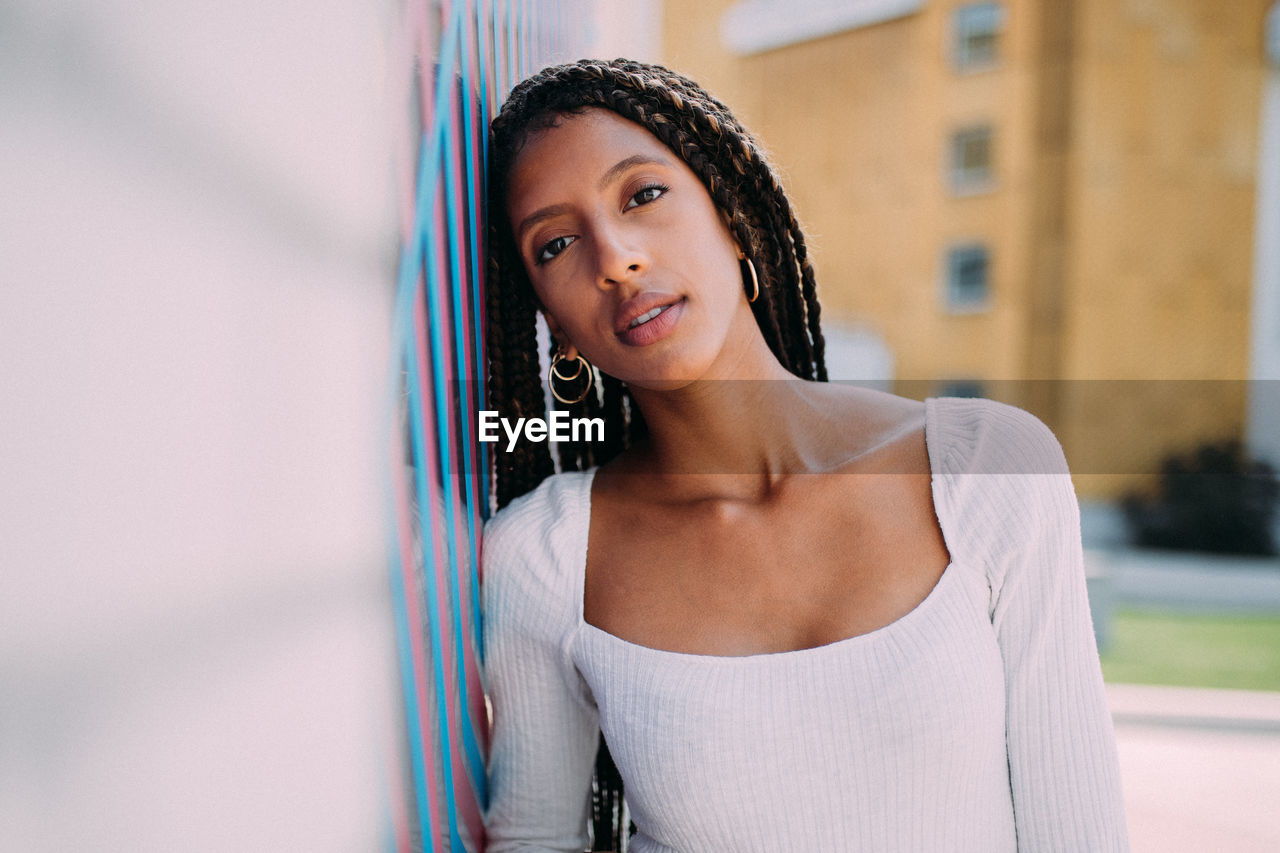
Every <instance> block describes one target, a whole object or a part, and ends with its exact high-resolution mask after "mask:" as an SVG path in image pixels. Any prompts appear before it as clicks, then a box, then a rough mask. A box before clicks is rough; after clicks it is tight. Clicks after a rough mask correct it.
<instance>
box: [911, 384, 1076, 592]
mask: <svg viewBox="0 0 1280 853" xmlns="http://www.w3.org/2000/svg"><path fill="white" fill-rule="evenodd" d="M926 408H927V437H928V443H929V456H930V463H931V467H932V469H933V473H934V495H935V502H936V509H937V512H938V516H939V518H940V519H941V520H942V521H943V524H944V530H946V531H947V532H948V544H949V545H953V546H954V547H955V551H958V552H959V553H960V554H962V555H965V556H966V557H968V558H970V559H971V560H974V561H976V562H978V563H982V564H987V565H988V567H989V568H990V567H993V566H997V565H999V564H1001V563H1002V562H1003V561H1004V560H1005V559H1006V558H1007V557H1009V556H1010V555H1011V554H1012V553H1013V552H1015V551H1017V550H1019V549H1022V548H1027V547H1033V546H1037V545H1039V544H1043V543H1044V542H1045V541H1046V539H1047V538H1048V539H1056V538H1057V536H1058V534H1059V533H1061V534H1062V535H1063V536H1067V537H1068V538H1069V534H1070V533H1071V531H1073V530H1078V528H1079V510H1078V507H1077V504H1076V495H1075V488H1074V486H1073V485H1072V482H1071V477H1070V475H1069V472H1068V470H1067V463H1066V459H1065V457H1064V456H1063V452H1062V445H1061V444H1060V443H1059V442H1058V439H1057V437H1056V436H1054V434H1053V432H1052V430H1050V429H1049V427H1047V426H1046V425H1045V424H1044V422H1043V421H1041V420H1040V419H1039V418H1037V417H1036V416H1035V415H1033V414H1031V413H1030V412H1028V411H1026V410H1025V409H1020V408H1018V407H1016V406H1010V405H1008V404H1006V403H999V402H996V401H994V400H985V399H970V398H946V397H943V398H931V399H930V400H928V402H927V403H926Z"/></svg>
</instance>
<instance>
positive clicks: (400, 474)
mask: <svg viewBox="0 0 1280 853" xmlns="http://www.w3.org/2000/svg"><path fill="white" fill-rule="evenodd" d="M393 433H394V434H393V436H392V449H393V452H394V453H395V454H396V457H395V459H394V460H393V464H392V466H391V469H392V479H393V485H394V488H395V494H396V522H397V524H396V527H397V529H398V530H399V532H400V537H399V538H400V565H401V570H402V572H403V575H404V590H405V608H406V611H407V615H408V621H409V643H410V648H412V650H413V677H414V684H413V685H412V688H413V689H414V691H415V692H416V693H417V698H418V713H419V721H418V724H419V726H421V730H422V733H423V745H424V748H425V746H426V744H427V742H428V741H427V737H428V735H429V734H430V733H431V732H433V731H434V730H435V723H434V721H433V720H432V719H431V718H430V716H429V715H428V713H427V709H428V708H429V707H431V705H432V698H431V696H430V695H429V693H428V691H427V685H428V684H430V683H431V682H430V679H429V678H428V676H427V673H428V670H429V667H428V665H427V657H428V653H427V650H426V648H425V647H424V644H423V636H422V633H421V632H420V631H416V630H414V628H415V626H419V625H422V624H423V621H422V612H421V610H420V609H419V606H418V600H419V599H418V587H419V584H418V580H417V571H416V567H417V558H416V556H415V554H414V548H413V529H414V517H413V505H412V495H413V491H412V485H411V484H410V483H409V482H408V480H407V479H406V478H405V472H404V460H405V458H406V457H405V447H404V443H403V438H402V437H401V436H400V434H399V433H400V431H399V430H398V429H395V430H393ZM424 497H425V496H424ZM433 758H434V753H433V752H431V751H428V753H427V754H426V755H424V756H423V763H424V765H425V767H426V772H425V773H424V775H425V777H426V789H427V804H428V808H429V809H430V822H431V825H432V826H434V827H439V826H440V817H441V814H440V797H439V792H438V791H437V790H436V773H435V767H434V762H433V760H432V759H433Z"/></svg>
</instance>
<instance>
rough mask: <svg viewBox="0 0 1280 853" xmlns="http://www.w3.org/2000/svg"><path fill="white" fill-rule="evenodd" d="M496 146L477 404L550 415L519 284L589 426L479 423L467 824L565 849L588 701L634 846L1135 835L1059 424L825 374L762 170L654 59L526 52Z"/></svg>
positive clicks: (580, 822) (604, 810)
mask: <svg viewBox="0 0 1280 853" xmlns="http://www.w3.org/2000/svg"><path fill="white" fill-rule="evenodd" d="M492 152H493V157H492V164H491V183H490V192H491V201H492V205H491V222H492V233H491V237H492V245H491V253H492V257H493V264H492V268H491V270H490V273H491V277H490V281H489V287H488V297H487V298H488V314H489V316H488V320H489V323H488V329H487V331H488V341H489V359H490V365H489V368H490V372H489V394H490V407H491V408H496V409H498V410H499V411H500V413H501V414H502V415H503V416H504V417H507V418H511V419H513V420H514V419H515V418H519V417H526V418H527V417H545V414H546V413H545V407H544V404H543V399H544V397H543V386H542V384H541V382H542V376H543V374H542V370H541V369H540V367H539V362H538V354H537V351H536V350H537V348H536V344H535V333H534V325H535V312H536V311H538V310H541V311H542V313H543V315H544V316H545V318H546V322H547V325H548V327H549V329H550V330H551V333H552V335H553V336H554V338H555V345H554V346H555V350H556V352H555V355H554V357H553V359H552V363H551V366H550V374H549V381H550V382H551V387H552V390H553V391H554V393H555V395H556V396H557V398H559V399H564V400H574V399H575V398H577V397H579V396H581V400H580V401H578V402H576V403H574V404H573V405H572V406H571V407H570V409H571V412H572V413H573V414H574V415H592V414H594V415H598V416H600V417H603V418H605V420H606V421H607V423H608V425H609V433H608V436H607V440H606V441H605V442H604V443H601V444H589V443H579V444H577V445H572V446H567V450H566V451H565V452H563V453H562V463H563V468H564V470H563V472H562V473H559V474H553V466H552V462H551V458H550V455H549V452H548V445H547V444H545V443H535V442H531V441H524V442H522V443H521V444H520V445H519V446H518V447H517V448H515V449H514V450H513V451H512V452H509V453H507V452H504V450H503V449H498V450H496V451H495V452H494V456H495V459H496V483H497V494H498V503H499V505H500V507H502V509H501V511H500V512H499V513H498V514H497V515H496V516H495V517H494V518H493V519H492V520H491V521H490V523H489V524H488V526H487V527H486V530H485V542H484V574H483V577H484V581H483V594H484V605H485V636H486V641H485V642H486V666H487V675H486V678H487V687H488V691H489V695H490V699H491V702H492V706H493V738H492V749H491V756H490V775H491V788H490V807H489V811H488V814H487V829H488V833H489V850H490V851H491V853H503V851H511V850H560V851H581V850H583V849H584V847H585V846H586V845H587V844H588V822H589V810H590V805H591V801H592V798H593V783H592V767H593V764H594V763H595V759H596V756H597V745H598V743H599V739H600V734H601V732H603V736H604V741H606V742H607V745H608V751H609V752H611V753H612V758H613V760H614V761H615V762H616V766H617V771H618V772H619V773H620V776H621V780H622V781H623V782H624V783H625V790H626V797H627V804H628V806H629V808H630V814H631V817H632V819H633V820H634V823H635V825H636V828H637V831H638V832H637V834H636V835H635V836H634V837H633V838H631V839H630V843H629V849H630V850H631V851H634V853H653V851H672V850H677V851H689V852H690V853H703V852H704V851H733V853H746V851H770V853H777V851H790V850H797V851H799V850H803V851H844V850H875V851H895V850H929V851H934V850H948V851H960V850H964V851H968V850H972V851H984V853H990V851H1011V850H1015V849H1017V850H1072V851H1077V850H1080V851H1083V850H1088V851H1094V853H1096V851H1109V850H1122V849H1126V848H1127V838H1126V833H1125V822H1124V813H1123V804H1122V801H1121V795H1120V783H1119V773H1118V769H1117V763H1116V755H1115V745H1114V738H1113V734H1112V729H1111V722H1110V716H1109V714H1108V712H1107V706H1106V702H1105V696H1104V694H1103V685H1102V680H1101V675H1100V672H1099V667H1098V659H1097V651H1096V648H1095V646H1094V640H1093V634H1092V630H1091V624H1090V618H1089V610H1088V603H1087V599H1086V595H1085V585H1084V575H1083V569H1082V557H1081V545H1080V534H1079V521H1078V509H1077V505H1076V501H1075V494H1074V492H1073V490H1072V486H1071V481H1070V478H1069V476H1068V474H1067V473H1066V468H1065V463H1064V460H1063V457H1062V452H1061V448H1060V447H1059V445H1058V443H1057V441H1056V440H1055V439H1054V437H1053V435H1052V434H1051V433H1050V432H1049V430H1048V429H1047V428H1046V427H1045V426H1044V425H1043V424H1042V423H1040V422H1039V421H1038V420H1037V419H1035V418H1034V417H1033V416H1031V415H1029V414H1027V413H1026V412H1024V411H1022V410H1020V409H1016V408H1013V407H1010V406H1006V405H1002V404H999V403H994V402H991V401H983V400H961V399H930V400H928V401H926V402H925V403H923V404H922V403H919V402H915V401H911V400H906V399H902V398H899V397H895V396H892V395H889V394H884V393H880V392H875V391H871V390H867V389H859V388H854V387H844V386H839V385H834V384H828V383H826V382H824V381H821V380H825V378H826V375H825V368H824V366H823V341H822V335H821V333H820V331H819V323H818V303H817V300H816V297H815V287H814V278H813V272H812V269H811V267H810V265H809V262H808V260H807V256H806V249H805V241H804V238H803V236H802V234H801V232H800V229H799V227H798V226H797V224H796V221H795V218H794V216H793V214H792V212H791V208H790V205H789V203H788V201H787V198H786V196H785V195H784V193H783V191H782V189H781V187H780V185H779V183H778V180H777V178H776V176H775V174H774V172H773V170H772V169H771V168H770V166H769V164H768V163H767V161H766V159H765V157H764V156H763V154H762V153H761V151H760V149H759V147H758V146H757V145H756V143H755V141H754V140H753V139H752V138H751V137H750V135H749V134H748V133H747V132H746V131H745V130H744V129H743V128H742V126H741V125H740V124H739V123H738V122H737V121H736V120H735V119H734V118H733V117H732V115H730V113H729V112H728V110H727V109H726V108H725V107H724V105H723V104H721V103H719V102H718V101H716V100H715V99H714V98H712V97H711V96H709V95H708V94H707V93H706V92H704V91H703V90H702V89H700V88H699V87H698V86H697V85H696V84H694V83H692V82H691V81H689V80H687V79H685V78H683V77H681V76H679V75H676V74H674V73H672V72H671V71H668V70H666V69H664V68H660V67H657V66H651V65H643V64H639V63H634V62H627V61H622V60H618V61H614V62H601V61H582V62H579V63H575V64H571V65H563V66H558V67H554V68H548V69H546V70H544V71H542V72H541V73H539V74H537V75H536V76H534V77H532V78H530V79H529V80H526V81H525V82H523V83H521V84H520V85H519V86H517V87H516V88H515V89H514V90H513V91H512V93H511V96H510V98H509V99H508V100H507V102H506V104H505V106H504V107H503V110H502V112H501V114H500V115H499V116H498V117H497V118H496V119H495V120H494V122H493V145H492ZM595 370H598V371H599V377H600V378H599V380H598V381H600V382H601V383H602V384H603V388H602V389H597V388H596V387H594V385H592V387H588V383H589V382H590V381H591V380H592V379H593V378H594V377H593V371H595ZM597 390H599V391H600V392H601V399H602V400H603V402H600V401H599V400H598V399H597V398H596V395H595V392H596V391H597ZM602 764H603V765H604V766H606V767H607V766H608V761H607V754H606V755H605V760H604V761H603V762H602ZM608 786H609V780H608V778H607V774H603V773H602V774H601V780H600V782H599V783H598V784H597V786H596V790H595V801H596V817H597V821H596V823H595V836H596V846H597V849H605V848H606V847H607V848H610V849H618V848H620V846H621V844H622V841H623V839H622V838H621V837H620V835H619V834H617V832H616V830H615V831H612V832H610V831H606V826H605V824H606V823H607V820H600V818H606V819H607V818H610V817H616V815H617V813H618V812H619V811H620V810H618V809H616V808H612V807H611V803H610V800H609V791H608V790H607V788H608ZM612 805H616V802H615V803H613V804H612Z"/></svg>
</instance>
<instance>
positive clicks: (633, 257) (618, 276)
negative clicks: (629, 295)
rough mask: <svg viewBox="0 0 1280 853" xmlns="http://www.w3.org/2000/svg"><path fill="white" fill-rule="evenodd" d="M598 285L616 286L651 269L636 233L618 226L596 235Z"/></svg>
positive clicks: (600, 231)
mask: <svg viewBox="0 0 1280 853" xmlns="http://www.w3.org/2000/svg"><path fill="white" fill-rule="evenodd" d="M596 253H597V257H596V263H597V266H598V273H597V276H596V278H597V283H598V284H599V285H600V286H601V287H614V286H617V285H619V284H622V283H623V282H625V281H629V280H630V279H632V278H634V277H636V276H637V275H640V274H641V273H643V272H644V271H645V270H647V269H648V267H649V257H648V254H647V252H646V251H645V250H644V248H643V247H642V246H641V245H640V243H639V241H637V240H636V239H635V234H633V233H631V232H629V231H628V230H627V229H625V228H621V227H618V226H611V227H610V226H605V227H601V228H599V229H598V231H597V233H596Z"/></svg>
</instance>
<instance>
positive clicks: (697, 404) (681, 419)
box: [631, 354, 838, 498]
mask: <svg viewBox="0 0 1280 853" xmlns="http://www.w3.org/2000/svg"><path fill="white" fill-rule="evenodd" d="M769 360H770V361H771V363H772V367H771V368H768V367H767V368H766V369H763V370H758V371H750V372H746V373H745V374H744V373H743V372H738V373H735V377H743V378H734V379H721V380H702V381H698V382H693V383H690V384H688V385H685V386H683V387H681V388H679V389H676V390H669V391H653V390H647V389H643V388H636V387H633V388H632V389H631V393H632V396H633V397H634V398H635V400H636V403H637V405H638V406H639V407H640V409H641V411H642V412H643V413H644V418H645V422H646V424H647V425H648V428H649V439H648V441H647V443H646V445H645V446H644V447H643V448H641V452H640V454H639V458H638V459H637V460H636V462H637V466H636V467H637V470H641V471H643V472H645V473H650V474H657V475H660V476H662V477H664V479H666V478H667V477H669V475H681V476H680V477H678V478H676V479H675V480H674V481H672V482H673V486H674V485H675V484H676V483H678V484H679V487H681V488H682V489H685V488H691V489H696V490H698V491H707V490H710V491H712V492H714V493H717V494H721V495H724V496H731V495H732V496H738V497H742V498H752V497H755V498H761V497H764V496H767V495H768V494H769V493H770V492H772V491H773V489H774V488H776V487H777V486H778V485H779V483H780V482H781V481H782V480H783V479H784V478H785V477H787V476H788V475H791V474H797V473H809V472H813V471H820V470H824V469H826V468H827V467H828V466H830V465H831V464H832V461H833V460H832V459H831V458H830V455H831V448H832V447H833V445H835V444H836V443H837V442H835V441H834V440H833V439H834V434H835V433H836V432H837V430H838V425H837V424H835V423H834V422H833V421H832V418H831V417H830V414H829V412H830V406H829V405H824V404H823V400H824V399H825V397H826V395H827V394H828V393H829V390H830V389H828V388H826V387H825V386H824V385H823V384H822V383H817V382H809V381H806V380H803V379H800V378H798V377H796V376H793V375H792V374H791V373H789V372H787V371H786V370H785V369H784V368H783V367H782V366H781V365H780V364H778V362H777V360H776V359H773V358H772V354H770V359H769Z"/></svg>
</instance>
